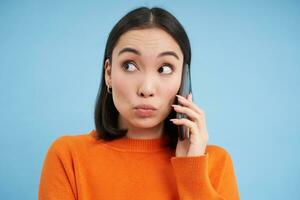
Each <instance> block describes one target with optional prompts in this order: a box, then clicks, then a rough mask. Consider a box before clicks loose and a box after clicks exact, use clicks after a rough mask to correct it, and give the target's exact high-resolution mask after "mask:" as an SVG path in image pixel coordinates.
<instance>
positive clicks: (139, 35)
mask: <svg viewBox="0 0 300 200" xmlns="http://www.w3.org/2000/svg"><path fill="white" fill-rule="evenodd" d="M124 47H133V48H136V49H139V50H140V51H141V52H142V54H143V53H145V54H158V53H160V52H162V51H165V50H172V51H175V52H176V53H177V54H178V55H179V57H180V59H182V57H183V55H182V52H181V49H180V47H179V45H178V44H177V42H176V40H175V39H174V38H173V37H172V36H171V35H170V34H169V33H167V32H166V31H164V30H162V29H160V28H147V29H139V30H130V31H127V32H125V33H124V34H123V35H122V36H121V37H120V38H119V41H118V43H117V45H116V46H115V50H116V52H118V51H119V50H121V49H122V48H124Z"/></svg>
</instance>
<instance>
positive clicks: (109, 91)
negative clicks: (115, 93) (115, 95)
mask: <svg viewBox="0 0 300 200" xmlns="http://www.w3.org/2000/svg"><path fill="white" fill-rule="evenodd" d="M109 88H111V87H110V86H109V85H107V92H108V93H110V94H111V92H112V91H110V90H109Z"/></svg>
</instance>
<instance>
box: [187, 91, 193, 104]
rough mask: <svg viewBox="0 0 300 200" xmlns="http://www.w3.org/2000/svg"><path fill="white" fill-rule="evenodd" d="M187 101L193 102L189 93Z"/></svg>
mask: <svg viewBox="0 0 300 200" xmlns="http://www.w3.org/2000/svg"><path fill="white" fill-rule="evenodd" d="M188 100H189V101H190V102H193V96H192V93H191V92H190V93H189V95H188Z"/></svg>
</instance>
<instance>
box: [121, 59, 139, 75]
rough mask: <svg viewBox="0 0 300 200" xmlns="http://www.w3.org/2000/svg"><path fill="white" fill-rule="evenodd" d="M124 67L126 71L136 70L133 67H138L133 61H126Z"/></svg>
mask: <svg viewBox="0 0 300 200" xmlns="http://www.w3.org/2000/svg"><path fill="white" fill-rule="evenodd" d="M122 67H123V68H124V69H125V71H131V72H132V71H134V69H133V68H136V67H135V65H134V64H133V63H132V62H131V61H126V62H124V63H123V65H122Z"/></svg>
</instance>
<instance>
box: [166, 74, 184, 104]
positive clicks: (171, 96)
mask: <svg viewBox="0 0 300 200" xmlns="http://www.w3.org/2000/svg"><path fill="white" fill-rule="evenodd" d="M180 80H181V78H180V77H179V78H176V79H174V80H172V81H170V82H169V83H168V85H169V86H168V87H163V88H165V89H164V91H162V95H163V99H166V100H167V101H166V102H165V103H166V106H167V107H171V105H172V104H173V103H174V102H175V100H176V98H177V97H176V94H177V93H178V90H179V88H180Z"/></svg>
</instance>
